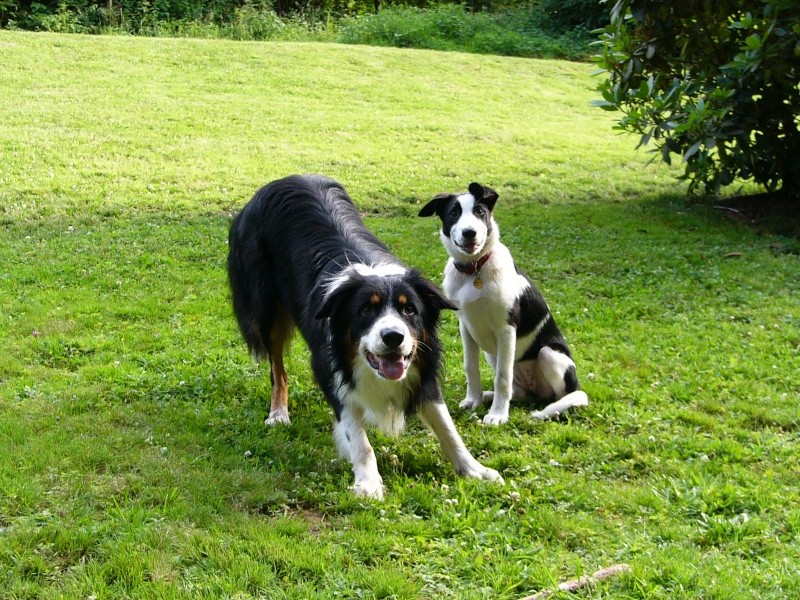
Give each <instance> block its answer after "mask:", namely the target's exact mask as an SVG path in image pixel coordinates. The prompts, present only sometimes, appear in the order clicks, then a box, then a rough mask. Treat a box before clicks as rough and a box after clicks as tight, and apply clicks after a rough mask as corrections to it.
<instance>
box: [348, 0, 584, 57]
mask: <svg viewBox="0 0 800 600" xmlns="http://www.w3.org/2000/svg"><path fill="white" fill-rule="evenodd" d="M534 10H535V9H528V8H523V9H517V10H512V11H507V12H502V13H486V12H477V13H472V12H468V11H467V10H465V8H464V7H462V6H459V5H454V4H442V5H439V6H436V7H434V8H428V9H425V10H422V9H418V8H414V7H398V8H389V9H386V10H382V11H381V12H380V13H378V14H372V15H363V16H359V17H355V18H350V19H344V20H342V21H341V22H340V24H339V36H338V41H340V42H342V43H346V44H367V45H373V46H397V47H409V48H411V47H413V48H430V49H436V50H461V51H465V52H477V53H481V54H501V55H505V56H527V57H532V56H538V57H547V58H568V59H580V58H584V57H586V56H587V54H588V45H589V41H590V37H589V34H588V32H586V31H585V30H575V31H573V30H568V31H566V32H564V33H562V34H557V35H554V34H552V33H547V32H545V31H543V30H542V29H540V28H538V27H537V26H536V25H535V23H536V22H538V17H534V16H532V14H533V11H534Z"/></svg>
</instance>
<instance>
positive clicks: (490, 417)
mask: <svg viewBox="0 0 800 600" xmlns="http://www.w3.org/2000/svg"><path fill="white" fill-rule="evenodd" d="M516 344H517V330H516V329H515V328H514V327H511V326H510V325H508V326H506V327H503V329H502V330H501V331H500V332H498V335H497V355H496V356H497V359H496V360H497V364H496V365H495V374H494V400H493V401H492V407H491V408H490V409H489V412H488V413H486V416H485V417H484V418H483V422H484V423H486V424H487V425H502V424H503V423H506V422H507V421H508V409H509V406H510V404H511V396H512V391H513V388H514V355H515V354H516Z"/></svg>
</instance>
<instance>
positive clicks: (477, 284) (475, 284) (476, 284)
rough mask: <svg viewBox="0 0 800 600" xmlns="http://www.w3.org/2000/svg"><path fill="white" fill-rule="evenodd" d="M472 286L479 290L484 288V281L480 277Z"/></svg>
mask: <svg viewBox="0 0 800 600" xmlns="http://www.w3.org/2000/svg"><path fill="white" fill-rule="evenodd" d="M472 285H474V286H475V287H476V288H478V289H481V288H482V287H483V279H481V278H480V275H479V276H477V277H476V278H475V281H473V282H472Z"/></svg>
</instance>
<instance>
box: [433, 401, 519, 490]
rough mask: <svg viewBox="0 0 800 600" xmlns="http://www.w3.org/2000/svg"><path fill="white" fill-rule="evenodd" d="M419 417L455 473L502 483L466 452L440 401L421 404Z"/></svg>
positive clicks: (445, 407)
mask: <svg viewBox="0 0 800 600" xmlns="http://www.w3.org/2000/svg"><path fill="white" fill-rule="evenodd" d="M419 416H420V418H421V419H422V421H423V422H424V423H425V424H426V425H427V426H428V427H430V429H431V431H433V433H434V434H435V435H436V437H437V438H439V443H440V444H441V445H442V452H444V455H445V456H446V457H447V458H448V460H449V461H450V462H451V463H453V468H455V470H456V473H458V474H459V475H462V476H464V477H474V478H476V479H488V480H490V481H499V482H500V483H503V478H502V477H501V476H500V473H498V472H497V471H495V470H494V469H490V468H489V467H484V466H483V465H482V464H481V463H479V462H478V461H477V460H475V457H474V456H472V454H470V452H469V450H467V447H466V446H465V445H464V441H463V440H462V439H461V436H460V435H459V434H458V431H456V426H455V424H454V423H453V419H451V418H450V413H449V412H447V406H445V404H444V402H442V401H441V400H434V401H430V402H423V403H422V406H421V407H420V409H419Z"/></svg>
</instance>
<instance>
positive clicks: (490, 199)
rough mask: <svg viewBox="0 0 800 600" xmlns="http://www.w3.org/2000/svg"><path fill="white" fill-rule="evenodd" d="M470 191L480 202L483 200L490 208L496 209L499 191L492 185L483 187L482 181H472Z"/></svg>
mask: <svg viewBox="0 0 800 600" xmlns="http://www.w3.org/2000/svg"><path fill="white" fill-rule="evenodd" d="M469 193H470V194H472V195H473V196H474V197H475V199H476V200H477V201H478V202H482V203H483V204H485V205H486V206H488V207H489V210H494V205H495V203H496V202H497V198H498V197H499V196H498V195H497V192H495V191H494V190H493V189H492V188H490V187H483V186H482V185H481V184H480V183H476V182H474V181H473V182H472V183H470V184H469Z"/></svg>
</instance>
